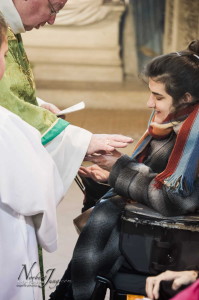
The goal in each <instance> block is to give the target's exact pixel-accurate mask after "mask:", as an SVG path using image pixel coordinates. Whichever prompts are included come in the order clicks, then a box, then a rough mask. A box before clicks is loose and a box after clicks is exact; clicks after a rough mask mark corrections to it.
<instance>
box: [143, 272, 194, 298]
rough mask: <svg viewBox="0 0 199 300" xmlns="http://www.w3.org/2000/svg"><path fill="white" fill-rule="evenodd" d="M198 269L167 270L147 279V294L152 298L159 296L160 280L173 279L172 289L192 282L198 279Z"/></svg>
mask: <svg viewBox="0 0 199 300" xmlns="http://www.w3.org/2000/svg"><path fill="white" fill-rule="evenodd" d="M197 275H198V272H196V271H179V272H175V271H166V272H163V273H161V274H159V275H157V276H153V277H148V278H147V280H146V294H147V296H148V297H149V298H150V299H158V298H159V289H160V282H161V281H163V280H168V281H170V280H173V284H172V289H173V290H178V289H179V288H180V287H181V286H182V285H186V284H190V283H192V282H194V281H195V280H196V279H197Z"/></svg>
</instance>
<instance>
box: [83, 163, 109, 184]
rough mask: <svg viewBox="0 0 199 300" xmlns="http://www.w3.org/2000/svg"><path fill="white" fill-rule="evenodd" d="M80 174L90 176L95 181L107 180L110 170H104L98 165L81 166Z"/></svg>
mask: <svg viewBox="0 0 199 300" xmlns="http://www.w3.org/2000/svg"><path fill="white" fill-rule="evenodd" d="M78 174H79V175H80V176H82V177H89V178H91V179H93V180H94V181H98V182H106V181H108V178H109V172H108V171H106V170H103V169H102V168H100V167H99V166H97V165H92V166H89V167H80V168H79V171H78Z"/></svg>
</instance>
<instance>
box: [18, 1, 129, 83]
mask: <svg viewBox="0 0 199 300" xmlns="http://www.w3.org/2000/svg"><path fill="white" fill-rule="evenodd" d="M106 5H107V9H108V13H107V15H106V17H105V18H104V19H103V20H101V21H98V22H95V23H91V24H87V25H82V26H76V25H64V24H60V23H58V24H54V25H53V26H45V27H44V28H42V29H40V30H38V31H36V30H33V31H32V32H31V33H30V34H29V33H26V34H24V35H23V40H24V44H25V46H26V49H27V53H28V56H29V59H30V61H31V63H32V65H33V71H34V74H35V78H36V80H37V81H38V80H55V81H91V82H92V81H94V82H103V81H104V82H107V81H110V82H122V81H123V68H122V61H121V57H120V43H119V29H120V20H121V16H122V14H123V12H124V9H125V7H124V4H122V3H120V2H119V3H118V1H117V2H112V3H110V4H106ZM66 7H67V5H66Z"/></svg>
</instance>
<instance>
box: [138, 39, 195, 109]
mask: <svg viewBox="0 0 199 300" xmlns="http://www.w3.org/2000/svg"><path fill="white" fill-rule="evenodd" d="M143 75H144V76H146V77H147V78H152V79H153V80H155V81H156V82H161V83H164V84H165V91H166V92H167V93H168V94H169V95H170V96H171V97H172V98H173V105H174V107H176V108H177V107H178V106H179V101H180V100H181V99H182V98H183V96H184V95H185V93H190V94H191V95H192V97H193V102H194V103H195V102H199V40H195V41H192V42H191V43H190V44H189V45H188V47H187V49H185V50H183V51H180V52H172V53H169V54H165V55H160V56H158V57H156V58H154V59H153V60H152V61H151V62H149V63H148V64H147V65H146V67H145V69H144V70H143Z"/></svg>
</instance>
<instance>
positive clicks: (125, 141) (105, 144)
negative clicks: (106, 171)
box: [86, 134, 133, 155]
mask: <svg viewBox="0 0 199 300" xmlns="http://www.w3.org/2000/svg"><path fill="white" fill-rule="evenodd" d="M132 142H133V139H132V138H130V137H127V136H124V135H121V134H93V135H92V138H91V141H90V144H89V146H88V150H87V153H86V154H87V155H92V154H94V153H103V154H104V153H110V152H112V151H113V150H115V148H125V147H126V146H128V145H129V144H131V143H132Z"/></svg>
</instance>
